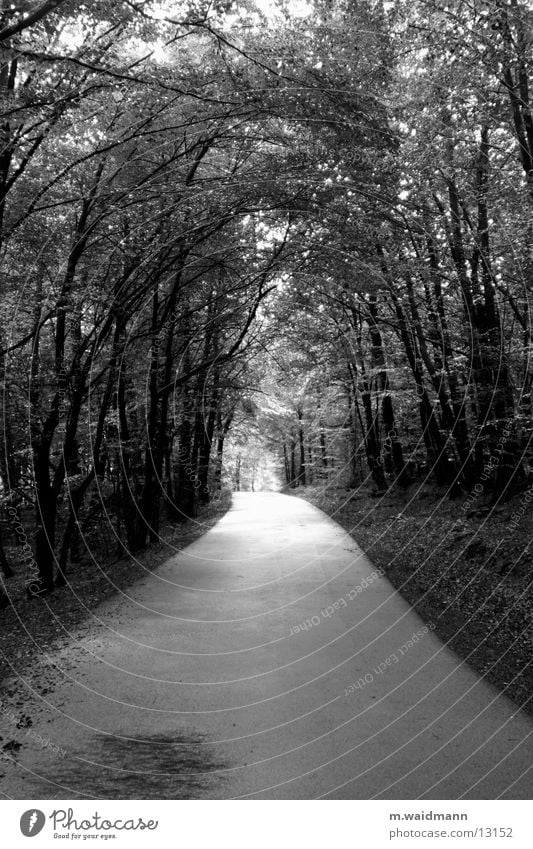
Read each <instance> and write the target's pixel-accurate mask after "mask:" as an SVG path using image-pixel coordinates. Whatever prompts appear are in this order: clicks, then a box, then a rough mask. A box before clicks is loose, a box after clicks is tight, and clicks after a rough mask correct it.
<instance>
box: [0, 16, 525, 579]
mask: <svg viewBox="0 0 533 849" xmlns="http://www.w3.org/2000/svg"><path fill="white" fill-rule="evenodd" d="M2 10H3V11H2V12H1V15H0V41H1V48H2V49H1V55H0V63H1V64H0V88H1V108H2V118H1V127H0V134H1V142H0V263H1V269H2V270H1V282H2V299H1V312H0V350H1V357H2V371H3V377H2V395H1V406H2V436H1V438H2V446H1V452H0V456H1V462H0V486H1V501H2V506H1V510H2V515H1V520H2V521H1V532H2V537H1V539H0V563H1V567H2V572H3V576H4V587H5V588H7V589H6V591H7V592H8V588H9V578H10V576H11V575H12V574H13V572H14V570H15V571H17V570H19V571H20V570H22V571H24V574H25V584H26V587H27V590H28V592H29V593H30V594H33V595H41V594H42V595H44V594H46V593H48V592H50V591H51V590H52V589H54V588H57V587H61V586H63V585H64V584H65V582H66V581H68V576H69V574H70V572H71V571H74V570H75V569H76V564H77V563H78V562H79V561H80V559H83V557H84V552H93V553H94V552H96V555H98V551H99V546H101V544H102V537H107V538H108V539H113V540H114V545H115V546H116V547H118V548H119V549H122V550H123V551H124V552H132V553H133V552H137V551H140V550H141V549H143V548H144V547H145V546H147V545H148V543H149V542H151V541H155V540H157V539H158V537H159V532H160V526H161V524H162V523H163V522H165V523H166V522H172V523H179V522H183V521H184V520H186V519H188V518H191V517H194V516H195V515H196V514H197V511H198V509H199V507H200V506H201V505H203V504H206V503H207V502H208V501H209V500H210V499H211V500H212V499H213V498H215V497H216V496H217V494H218V493H219V492H220V491H221V488H223V487H224V486H228V485H229V486H232V487H234V488H239V487H243V488H253V487H254V486H260V485H275V481H276V480H278V479H279V482H280V484H283V485H285V486H287V487H288V488H296V487H302V486H305V485H308V484H316V483H317V482H318V483H325V484H333V483H334V484H336V485H342V486H344V487H346V488H348V489H349V488H352V489H353V488H357V487H361V486H363V485H364V486H366V487H368V490H369V492H372V493H373V494H374V495H380V494H382V493H386V492H388V491H391V490H392V489H395V490H398V491H399V492H406V493H408V492H409V491H410V489H411V488H412V487H413V486H414V485H418V484H419V483H420V482H421V481H431V482H432V483H433V484H434V485H435V486H436V487H440V488H442V491H443V492H445V493H446V497H447V498H449V499H452V500H454V502H455V503H456V505H457V511H458V512H459V513H460V512H461V508H462V507H463V508H464V509H467V508H468V507H469V506H470V505H473V504H475V502H476V499H479V497H480V496H483V497H484V498H485V499H489V500H490V501H492V502H493V503H496V502H498V501H501V500H505V499H509V498H511V497H513V496H515V495H516V494H517V493H520V492H522V493H524V492H526V496H525V497H526V498H527V493H529V489H528V487H529V485H530V483H529V482H530V479H531V478H530V465H529V463H530V461H531V456H532V451H531V433H532V400H531V387H532V379H533V370H532V365H531V330H532V328H531V316H530V303H531V279H532V269H533V217H532V214H531V213H532V207H533V117H532V112H531V108H532V104H531V97H532V94H531V88H532V86H533V77H532V61H533V54H532V43H533V10H532V9H531V7H530V6H529V5H528V3H527V2H518V0H446V2H444V0H442V2H441V0H412V2H409V3H406V2H404V0H387V2H382V0H309V2H300V3H289V2H285V0H279V2H274V0H273V2H272V3H270V2H253V0H249V1H248V2H243V3H233V2H232V0H227V2H225V1H224V0H221V2H217V0H215V2H206V3H204V2H203V0H198V2H195V0H191V2H187V0H183V2H174V0H137V1H135V0H131V2H130V0H116V2H109V0H94V2H92V3H83V2H72V0H44V2H40V3H39V2H22V0H21V2H15V3H11V2H4V3H3V4H2ZM265 457H267V458H270V459H269V461H268V462H269V463H270V465H269V466H268V468H267V467H266V466H265V459H264V458H265ZM265 469H266V471H265ZM465 505H466V507H465Z"/></svg>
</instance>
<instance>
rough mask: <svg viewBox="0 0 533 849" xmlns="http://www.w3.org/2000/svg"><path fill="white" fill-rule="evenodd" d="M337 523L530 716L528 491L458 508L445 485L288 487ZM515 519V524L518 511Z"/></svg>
mask: <svg viewBox="0 0 533 849" xmlns="http://www.w3.org/2000/svg"><path fill="white" fill-rule="evenodd" d="M291 492H292V494H294V495H298V496H300V497H303V498H305V499H307V500H309V501H310V502H311V503H313V504H315V505H316V506H317V507H319V508H320V509H321V510H323V511H324V512H325V513H327V515H328V516H331V518H332V519H334V520H335V521H336V522H338V523H339V525H341V526H342V527H343V528H344V529H345V530H346V531H347V532H348V533H349V534H350V535H351V536H352V537H353V539H354V540H355V541H356V542H357V543H358V544H359V545H360V546H361V548H363V549H364V551H365V553H366V554H367V556H368V557H369V558H370V560H371V561H372V562H373V564H374V565H375V566H376V567H380V568H382V569H383V570H384V572H385V574H386V576H387V578H388V579H389V581H390V582H391V583H392V585H393V586H394V587H395V588H396V589H397V590H398V591H399V592H400V593H401V594H402V595H403V596H404V598H405V599H406V600H407V601H408V602H409V603H410V604H411V605H412V606H413V607H414V608H415V610H416V611H417V612H418V614H419V615H420V616H421V617H422V619H424V620H425V621H426V622H430V621H431V622H433V623H434V624H435V626H436V628H435V630H436V633H437V634H438V635H439V637H440V638H441V640H442V641H443V642H445V643H446V644H447V645H448V646H449V647H450V648H451V649H453V650H454V651H455V652H456V654H457V655H459V657H461V658H462V659H464V660H466V661H467V663H468V664H469V665H470V666H471V667H472V668H473V669H475V670H476V671H477V672H478V673H479V674H480V675H481V676H482V677H484V678H485V679H486V680H488V681H490V682H491V683H492V684H494V685H495V686H496V687H498V688H499V689H500V690H502V691H504V692H505V693H506V695H507V696H509V698H511V699H512V700H513V701H514V702H515V703H516V704H517V705H519V706H520V707H522V708H523V710H525V711H527V712H528V713H530V714H533V700H532V695H533V671H532V669H531V659H532V656H533V651H532V650H533V629H532V624H533V588H532V584H531V550H530V544H531V537H532V534H531V513H530V511H531V509H532V507H531V506H530V504H529V502H528V501H527V498H525V496H524V494H523V493H522V495H519V496H516V497H514V498H513V499H512V500H510V501H508V502H506V503H505V504H501V505H496V506H488V505H487V504H484V503H476V504H475V505H472V509H466V506H465V508H464V509H462V507H463V505H464V502H463V501H462V500H461V499H458V500H455V501H450V500H449V498H448V497H447V496H446V494H445V493H444V492H443V491H439V490H437V489H435V488H430V487H424V488H422V489H419V490H418V491H417V492H416V493H415V492H414V488H413V490H412V491H411V490H409V491H407V493H405V492H402V491H398V490H391V491H389V492H388V493H387V494H386V495H384V496H382V497H380V498H373V497H372V496H371V495H370V493H369V492H364V491H363V490H362V489H360V490H346V489H335V488H331V487H328V488H327V489H326V488H324V487H319V486H316V487H314V486H313V487H311V486H308V487H306V488H305V489H300V490H292V491H291ZM515 511H516V513H517V514H518V515H519V516H520V520H519V521H518V523H516V522H515V523H514V524H513V525H510V519H511V516H512V514H513V512H515Z"/></svg>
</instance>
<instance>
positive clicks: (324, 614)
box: [0, 493, 533, 799]
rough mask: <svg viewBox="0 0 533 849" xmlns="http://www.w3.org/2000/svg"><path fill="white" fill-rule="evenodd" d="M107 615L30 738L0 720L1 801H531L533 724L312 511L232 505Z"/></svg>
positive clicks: (281, 498) (271, 498) (30, 707)
mask: <svg viewBox="0 0 533 849" xmlns="http://www.w3.org/2000/svg"><path fill="white" fill-rule="evenodd" d="M365 585H366V586H365ZM96 613H97V616H98V618H99V620H100V621H99V624H98V625H97V626H95V627H92V628H91V629H90V630H89V633H88V635H86V636H82V637H81V638H80V639H78V640H77V641H76V642H74V643H73V644H72V646H70V647H69V648H67V649H64V650H63V651H61V652H58V653H57V654H56V655H54V656H53V657H50V664H52V667H51V668H53V669H54V672H57V675H58V678H59V680H58V681H57V683H56V685H55V686H54V688H53V689H52V692H47V688H43V685H42V680H41V682H39V678H38V676H37V677H36V678H35V679H34V680H33V679H32V680H31V681H28V686H31V687H32V688H33V691H34V693H33V695H31V697H30V698H29V700H28V699H27V698H26V701H25V705H24V708H23V710H24V713H25V714H26V715H27V716H29V717H30V720H31V723H32V725H31V728H29V729H24V728H23V729H21V730H18V731H17V732H16V733H14V731H13V727H11V728H10V727H9V721H10V720H9V718H8V716H7V714H6V709H3V714H1V715H0V722H1V726H2V729H3V730H2V732H1V733H2V734H3V736H4V740H5V739H8V738H7V737H6V733H7V734H8V735H9V734H11V736H15V737H16V738H17V739H20V740H21V742H22V748H21V749H20V751H19V752H18V753H17V754H16V756H15V758H16V761H17V765H14V764H13V763H10V762H9V763H8V762H6V761H5V759H4V762H3V763H0V773H2V772H3V773H4V779H3V781H1V782H0V788H1V790H2V793H3V795H4V796H5V797H7V798H26V799H32V798H33V799H47V798H53V797H56V798H58V799H70V798H85V797H90V798H97V797H101V798H239V797H247V798H281V799H312V798H317V797H327V798H338V799H369V798H374V797H376V798H388V799H417V798H426V799H458V798H467V799H473V798H481V799H484V798H488V799H492V798H496V797H500V796H501V797H503V798H509V799H514V798H529V797H530V795H531V782H530V773H529V774H528V770H529V769H530V768H531V763H532V757H531V754H532V752H531V746H530V745H529V741H528V740H527V739H526V738H527V737H528V735H529V734H530V732H531V730H532V728H533V724H532V723H531V720H530V719H529V718H528V717H527V716H525V715H524V714H522V713H521V712H519V711H518V709H517V708H516V707H515V706H514V705H513V704H512V703H511V702H509V701H508V700H507V699H506V698H505V697H504V696H502V695H500V694H498V693H497V692H496V691H495V690H494V689H493V688H492V687H491V686H489V685H487V684H485V683H484V682H483V681H482V680H481V679H480V678H479V677H478V676H477V675H476V674H475V673H474V672H473V671H471V670H470V669H469V668H468V667H466V666H465V665H464V664H462V663H461V662H460V661H459V660H458V658H457V657H456V656H455V655H454V654H453V653H452V652H450V651H449V650H448V649H447V648H446V647H445V646H444V645H443V644H442V643H441V642H440V640H439V639H438V638H437V637H436V636H435V634H434V633H433V632H432V631H431V630H430V629H428V628H425V627H424V624H423V622H422V621H421V620H420V619H419V617H418V616H417V614H416V613H415V612H414V611H413V610H412V609H411V608H410V607H409V605H408V604H407V603H406V602H405V601H404V600H403V599H402V598H401V596H400V595H399V594H398V593H397V592H396V591H395V590H394V589H393V588H392V587H391V585H390V584H389V583H388V582H387V581H386V580H385V579H383V578H381V577H379V576H376V574H375V572H374V570H373V567H372V564H371V562H370V561H369V560H368V559H367V557H366V556H365V555H364V554H363V553H362V551H361V550H360V549H359V548H358V547H357V545H356V544H355V543H354V542H353V540H352V539H351V538H350V537H349V536H348V535H347V534H346V533H345V532H344V531H343V530H342V529H341V528H340V527H339V526H338V525H337V524H336V523H335V522H333V521H332V520H330V519H329V518H328V517H327V516H326V515H325V514H323V513H321V511H319V510H317V509H316V508H315V507H312V506H311V505H309V504H308V503H307V502H305V501H303V500H301V499H299V498H293V497H290V496H286V495H281V494H277V493H257V494H245V493H239V494H236V495H235V496H234V499H233V505H232V508H231V509H230V511H229V512H228V513H227V514H226V515H225V516H224V518H223V519H221V521H220V522H218V524H217V525H216V526H215V527H214V528H213V529H212V530H210V531H209V532H208V533H207V534H206V535H205V536H203V537H202V538H201V539H199V540H197V541H196V542H195V543H193V544H192V545H190V546H189V547H188V548H187V549H185V550H184V551H183V552H181V553H179V554H177V555H176V556H174V557H172V558H170V559H169V560H168V561H167V562H166V563H165V564H164V566H163V567H162V568H160V569H159V570H158V571H157V572H156V573H155V574H153V575H149V576H148V577H147V578H146V579H144V580H143V581H141V582H139V583H138V584H136V585H135V586H134V587H133V588H132V589H130V590H129V597H128V598H127V599H126V600H124V599H122V600H120V601H116V600H115V601H111V602H106V603H105V604H103V605H102V606H101V607H100V608H99V609H98V610H97V612H96ZM306 621H307V625H304V628H301V627H299V626H300V625H301V623H306ZM417 632H418V633H417ZM413 635H416V638H415V639H412V637H413ZM409 641H410V642H409ZM354 684H355V685H356V686H352V687H350V685H354ZM21 710H22V708H21ZM11 721H13V720H11ZM6 728H7V732H6V730H5V729H6ZM17 734H18V737H17ZM37 735H40V738H41V739H39V738H38V736H37ZM54 746H55V747H56V748H60V749H61V751H59V752H58V751H54V750H53V748H52V747H54Z"/></svg>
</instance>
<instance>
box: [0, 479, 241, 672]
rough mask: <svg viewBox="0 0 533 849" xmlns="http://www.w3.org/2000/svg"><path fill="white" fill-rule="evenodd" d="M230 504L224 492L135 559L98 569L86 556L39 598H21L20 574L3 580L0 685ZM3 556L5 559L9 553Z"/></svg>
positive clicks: (198, 533) (169, 527)
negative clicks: (7, 601) (61, 583)
mask: <svg viewBox="0 0 533 849" xmlns="http://www.w3.org/2000/svg"><path fill="white" fill-rule="evenodd" d="M230 502H231V493H229V492H225V493H223V495H222V497H221V498H220V499H217V500H215V501H213V502H212V503H211V504H208V505H207V506H206V507H204V508H202V509H201V511H200V512H199V515H198V516H197V518H196V519H195V520H194V521H188V522H185V523H184V524H178V525H176V524H170V523H169V524H166V525H163V526H162V528H161V531H160V537H161V541H160V542H159V543H153V544H151V545H150V546H148V547H147V548H146V549H144V550H143V551H141V552H137V553H136V555H135V557H133V556H129V557H127V556H125V557H122V558H120V559H115V560H112V559H111V558H110V559H109V560H108V561H107V562H103V563H100V562H98V561H97V560H96V559H93V558H92V557H91V556H86V557H85V558H84V560H83V561H82V562H81V563H79V564H75V565H73V566H72V567H71V568H72V573H71V574H69V575H67V578H68V582H67V585H66V586H65V587H61V588H58V589H56V590H55V591H54V592H53V593H51V594H50V595H46V596H43V597H42V598H39V599H28V598H27V597H26V594H25V587H24V578H25V572H26V570H25V569H24V568H21V569H20V570H17V571H16V574H15V576H14V577H13V578H9V579H7V580H6V579H4V584H5V591H6V593H7V594H8V596H9V599H10V602H11V604H10V606H9V607H8V608H6V609H4V610H1V611H0V681H2V680H3V679H4V678H6V677H9V676H12V675H13V674H17V675H21V676H23V675H24V673H25V671H27V670H28V669H30V668H32V667H33V666H35V663H36V662H39V660H40V658H42V657H43V655H44V653H47V652H50V651H52V650H55V649H58V648H61V647H62V646H63V645H65V644H66V643H68V642H69V641H70V640H71V639H72V637H73V634H74V633H75V632H76V631H77V630H78V629H79V628H80V627H81V626H85V625H86V624H90V622H91V618H92V612H93V611H94V610H95V609H96V607H97V606H98V605H99V604H100V603H101V602H102V601H104V600H106V599H108V598H110V597H111V596H113V595H115V594H116V593H120V592H121V591H122V590H125V589H126V588H127V587H129V586H131V585H132V584H134V583H135V582H136V581H138V580H139V579H140V578H143V577H144V576H145V574H146V572H147V571H148V572H150V571H153V570H154V569H157V568H158V567H159V566H161V564H162V563H164V562H165V560H168V558H169V557H172V555H173V554H175V553H176V552H177V551H180V550H181V549H183V548H185V547H186V546H187V545H190V543H192V542H194V541H195V540H196V539H198V538H199V537H201V536H202V535H203V534H204V533H205V532H206V531H208V530H209V529H210V528H212V527H213V525H214V524H215V523H216V522H218V520H219V519H220V518H221V517H222V516H223V515H224V513H226V511H227V510H228V509H229V506H230ZM7 554H8V556H9V555H10V551H9V549H7ZM10 561H11V557H10ZM15 570H16V567H15Z"/></svg>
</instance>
